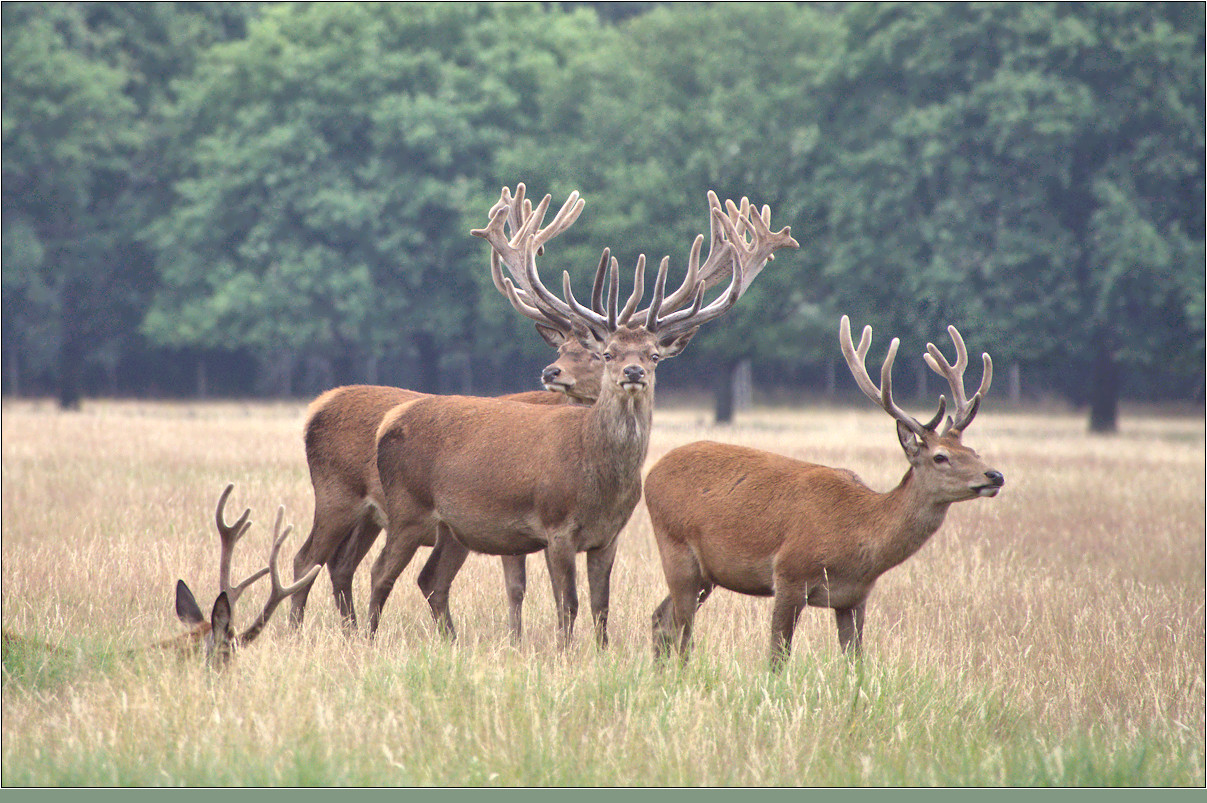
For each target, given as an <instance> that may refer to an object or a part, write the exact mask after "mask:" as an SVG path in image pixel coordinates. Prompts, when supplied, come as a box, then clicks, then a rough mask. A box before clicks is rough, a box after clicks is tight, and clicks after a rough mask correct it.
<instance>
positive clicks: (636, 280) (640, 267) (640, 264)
mask: <svg viewBox="0 0 1207 803" xmlns="http://www.w3.org/2000/svg"><path fill="white" fill-rule="evenodd" d="M669 262H670V258H669V257H668V258H664V259H663V260H662V266H661V267H660V268H659V269H658V271H659V272H658V277H659V279H660V280H662V283H663V285H665V284H666V281H665V280H666V275H665V274H666V266H667V264H668V263H669ZM655 286H657V285H655ZM615 293H616V290H615V289H614V290H613V295H615ZM644 295H645V254H639V255H638V257H637V268H636V269H635V270H634V271H633V292H632V293H630V294H629V298H628V300H627V301H625V302H624V309H622V310H621V311H620V314H619V315H618V316H617V318H616V324H617V326H624V325H625V324H627V323H628V322H629V320H630V319H631V318H632V317H633V312H634V311H635V310H636V309H637V305H638V304H640V303H641V297H642V296H644ZM661 297H662V295H661V294H659V295H658V298H661Z"/></svg>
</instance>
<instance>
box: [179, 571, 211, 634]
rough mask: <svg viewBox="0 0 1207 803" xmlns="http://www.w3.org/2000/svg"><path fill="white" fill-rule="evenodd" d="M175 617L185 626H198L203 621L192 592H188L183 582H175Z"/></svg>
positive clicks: (203, 618)
mask: <svg viewBox="0 0 1207 803" xmlns="http://www.w3.org/2000/svg"><path fill="white" fill-rule="evenodd" d="M176 616H177V618H179V619H180V621H182V622H184V623H185V624H186V625H199V624H201V623H202V622H204V621H205V617H203V616H202V615H201V608H200V607H199V606H198V605H197V600H196V599H194V598H193V592H192V591H189V587H188V586H187V585H185V584H184V580H177V581H176Z"/></svg>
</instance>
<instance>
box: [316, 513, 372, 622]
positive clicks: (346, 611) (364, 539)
mask: <svg viewBox="0 0 1207 803" xmlns="http://www.w3.org/2000/svg"><path fill="white" fill-rule="evenodd" d="M380 532H381V527H380V526H378V524H377V521H376V520H375V519H374V518H373V516H372V515H371V514H366V515H364V516H362V517H361V519H360V521H358V522H357V524H356V527H355V528H353V530H352V532H351V534H349V535H348V537H347V538H345V539H344V542H343V543H342V544H340V545H339V549H337V550H336V551H335V554H334V555H332V556H331V559H330V560H328V561H327V573H328V574H330V575H331V590H332V592H333V593H334V594H335V607H336V608H337V609H338V610H339V613H340V617H341V618H342V619H343V622H344V626H345V627H346V628H348V629H350V630H355V629H356V606H355V604H354V603H353V602H352V578H353V577H354V576H355V574H356V569H357V567H358V566H360V564H361V561H363V560H364V559H365V555H367V554H369V550H370V549H371V548H372V547H373V542H374V541H376V540H377V534H378V533H380Z"/></svg>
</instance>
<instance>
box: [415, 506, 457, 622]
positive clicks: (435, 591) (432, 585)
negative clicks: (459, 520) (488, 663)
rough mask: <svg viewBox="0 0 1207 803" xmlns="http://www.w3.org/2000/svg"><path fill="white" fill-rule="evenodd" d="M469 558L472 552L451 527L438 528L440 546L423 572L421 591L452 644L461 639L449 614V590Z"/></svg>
mask: <svg viewBox="0 0 1207 803" xmlns="http://www.w3.org/2000/svg"><path fill="white" fill-rule="evenodd" d="M467 557H469V550H468V549H466V548H465V546H464V545H462V544H461V542H460V541H458V540H457V539H456V538H454V537H453V534H452V532H451V531H450V530H449V528H448V525H447V524H439V525H437V527H436V545H435V547H434V548H433V549H432V554H431V555H430V556H429V557H428V560H427V563H425V564H424V566H423V571H421V572H420V573H419V590H420V591H421V592H423V596H424V598H425V599H426V600H427V604H428V607H430V608H431V609H432V619H433V621H435V622H436V628H437V630H439V631H440V633H441V634H442V635H443V636H445V637H446V638H448V640H449V641H456V640H457V631H456V628H454V627H453V617H452V614H451V613H450V612H449V606H448V597H449V590H450V589H451V588H452V587H453V580H454V579H456V577H457V572H459V571H461V567H462V566H463V565H464V564H465V559H466V558H467Z"/></svg>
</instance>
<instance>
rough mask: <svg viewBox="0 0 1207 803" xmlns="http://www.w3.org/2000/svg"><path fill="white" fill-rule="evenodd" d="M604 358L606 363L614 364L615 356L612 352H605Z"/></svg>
mask: <svg viewBox="0 0 1207 803" xmlns="http://www.w3.org/2000/svg"><path fill="white" fill-rule="evenodd" d="M603 358H604V362H612V360H613V359H615V355H613V354H612V352H610V351H605V352H604V355H603Z"/></svg>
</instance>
